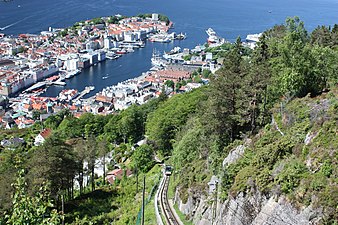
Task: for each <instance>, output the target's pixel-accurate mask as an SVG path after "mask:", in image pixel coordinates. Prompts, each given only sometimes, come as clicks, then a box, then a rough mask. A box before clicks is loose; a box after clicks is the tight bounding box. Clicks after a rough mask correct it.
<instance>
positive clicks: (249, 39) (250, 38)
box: [246, 33, 263, 42]
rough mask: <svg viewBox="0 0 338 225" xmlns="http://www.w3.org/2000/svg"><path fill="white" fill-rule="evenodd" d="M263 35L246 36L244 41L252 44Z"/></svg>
mask: <svg viewBox="0 0 338 225" xmlns="http://www.w3.org/2000/svg"><path fill="white" fill-rule="evenodd" d="M262 35H263V33H259V34H248V35H247V36H246V40H247V41H254V42H258V41H259V38H260V37H261V36H262Z"/></svg>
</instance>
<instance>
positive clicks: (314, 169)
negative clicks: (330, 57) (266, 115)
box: [175, 88, 338, 224]
mask: <svg viewBox="0 0 338 225" xmlns="http://www.w3.org/2000/svg"><path fill="white" fill-rule="evenodd" d="M337 108H338V91H337V88H335V89H334V90H332V91H330V92H328V93H323V94H322V95H320V96H317V97H315V98H311V97H309V96H306V97H304V98H298V99H294V100H292V101H290V102H287V103H286V102H282V103H281V104H277V105H276V107H275V108H273V109H272V112H273V114H272V118H274V119H273V120H272V121H271V123H269V124H267V125H266V126H265V127H264V128H262V129H261V130H259V131H258V133H257V134H256V135H252V136H248V137H245V138H244V139H243V140H242V141H236V142H234V143H233V144H231V145H230V146H227V147H226V149H225V152H224V157H222V159H223V162H222V167H221V169H220V170H219V172H218V173H216V176H217V178H218V180H219V184H218V196H217V198H216V192H212V193H209V192H208V191H209V188H208V185H207V183H208V182H209V181H210V177H208V176H207V174H208V172H205V171H204V169H205V168H200V167H197V165H198V164H197V163H198V162H199V161H196V160H193V161H192V162H191V163H190V164H189V165H188V166H186V167H183V168H182V169H181V170H185V172H183V173H180V176H179V180H178V181H177V183H176V185H175V187H176V188H177V190H178V192H177V195H176V201H177V202H178V204H179V208H180V209H181V210H182V211H183V212H184V213H185V214H186V215H187V217H188V218H190V219H192V220H193V221H194V223H193V224H210V223H211V221H214V223H217V224H333V223H334V221H335V222H337V220H338V217H337V215H338V214H337V213H338V212H337V202H338V194H337V193H338V188H337V187H338V185H337V172H338V171H337V170H338V167H337V163H338V162H337V161H338V158H337V149H338V135H337V134H338V130H337V129H338V117H337ZM205 164H207V162H205ZM186 170H190V171H191V172H190V173H187V172H186ZM203 173H204V174H205V179H203V176H201V175H202V174H203ZM187 181H188V182H187ZM216 199H217V202H218V203H217V208H216V204H215V202H216Z"/></svg>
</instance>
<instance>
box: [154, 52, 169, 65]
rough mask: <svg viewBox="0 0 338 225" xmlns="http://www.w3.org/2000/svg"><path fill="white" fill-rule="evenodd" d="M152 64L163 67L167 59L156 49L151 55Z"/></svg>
mask: <svg viewBox="0 0 338 225" xmlns="http://www.w3.org/2000/svg"><path fill="white" fill-rule="evenodd" d="M151 64H152V65H153V66H154V67H163V66H165V65H166V61H165V60H164V59H162V58H161V56H160V53H159V52H158V51H156V49H154V51H153V55H152V57H151Z"/></svg>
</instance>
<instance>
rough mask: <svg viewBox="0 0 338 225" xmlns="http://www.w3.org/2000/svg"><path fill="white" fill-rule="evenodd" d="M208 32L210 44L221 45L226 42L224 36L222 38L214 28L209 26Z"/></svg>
mask: <svg viewBox="0 0 338 225" xmlns="http://www.w3.org/2000/svg"><path fill="white" fill-rule="evenodd" d="M206 33H207V34H208V36H209V37H208V44H211V45H221V44H224V43H225V39H224V38H220V37H219V36H218V35H217V34H216V32H215V31H214V30H213V29H212V28H208V29H207V30H206Z"/></svg>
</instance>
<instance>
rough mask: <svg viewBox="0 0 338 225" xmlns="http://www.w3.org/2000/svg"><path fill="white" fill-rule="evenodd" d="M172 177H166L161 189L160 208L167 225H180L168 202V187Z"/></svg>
mask: <svg viewBox="0 0 338 225" xmlns="http://www.w3.org/2000/svg"><path fill="white" fill-rule="evenodd" d="M169 180H170V177H169V176H166V175H164V178H163V184H162V187H161V189H160V206H161V210H162V212H163V216H164V219H165V221H166V224H167V225H180V223H179V222H178V221H177V219H176V217H175V214H174V212H173V210H172V208H171V206H170V204H169V201H168V196H167V192H168V186H169Z"/></svg>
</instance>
